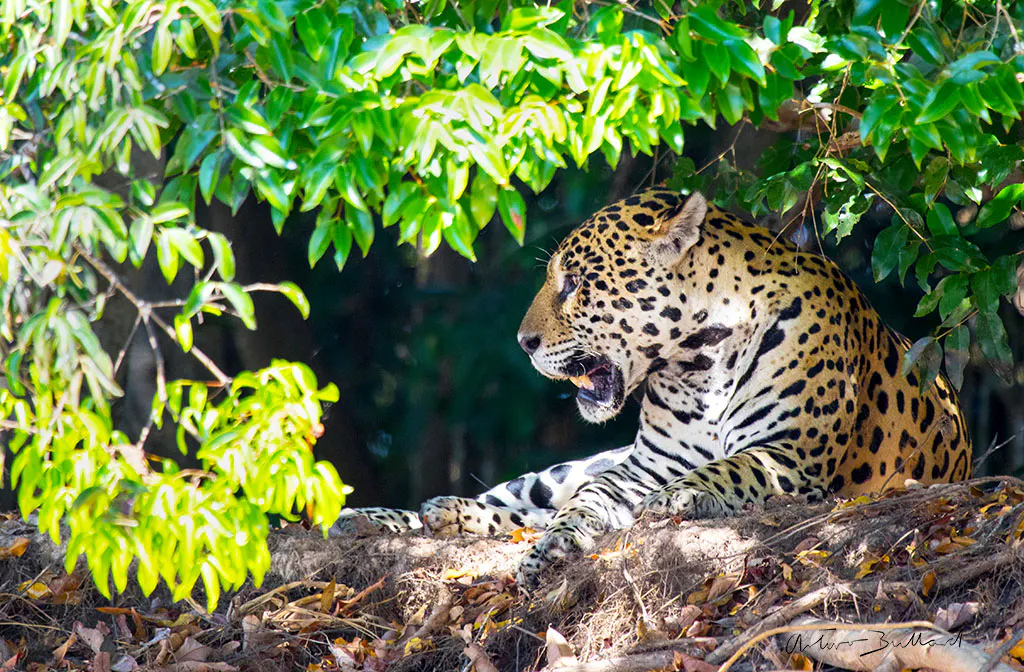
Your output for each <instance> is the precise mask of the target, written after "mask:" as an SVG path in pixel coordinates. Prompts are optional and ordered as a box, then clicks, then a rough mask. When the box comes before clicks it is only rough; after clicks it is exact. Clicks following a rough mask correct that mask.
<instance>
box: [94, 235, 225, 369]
mask: <svg viewBox="0 0 1024 672" xmlns="http://www.w3.org/2000/svg"><path fill="white" fill-rule="evenodd" d="M75 249H76V250H77V252H78V254H79V255H81V256H82V258H83V259H85V260H86V261H88V262H89V264H90V265H91V266H92V267H93V268H95V269H96V272H97V273H99V274H100V275H102V276H103V277H104V278H105V279H106V280H107V282H109V283H110V284H111V285H112V286H114V287H116V288H117V291H119V292H121V295H122V296H124V297H125V298H126V299H128V301H130V302H131V303H132V305H133V306H135V309H136V310H138V311H139V314H140V315H142V316H143V321H147V320H152V322H153V324H155V325H156V326H157V327H159V328H160V330H161V331H163V332H164V333H165V334H167V337H168V338H170V339H171V340H172V341H173V342H175V343H178V344H179V345H180V343H179V341H178V335H177V334H175V333H174V329H172V328H171V326H170V325H169V324H167V322H166V321H164V320H163V318H161V317H160V316H159V315H157V314H156V313H154V312H153V305H152V304H151V303H149V302H148V301H145V300H143V299H141V298H139V297H138V296H137V295H136V294H135V292H133V291H132V290H131V289H129V288H128V287H126V286H125V284H124V283H123V282H122V281H121V278H120V276H118V275H117V273H115V272H114V270H113V269H111V268H110V267H109V266H107V265H106V264H105V263H103V262H102V261H100V260H99V259H97V258H95V257H93V256H92V255H91V254H89V252H88V251H87V250H85V249H83V248H82V247H80V246H78V245H76V246H75ZM189 354H191V355H192V356H193V357H195V358H196V359H197V360H199V362H200V363H201V364H202V365H203V366H205V367H206V370H207V371H209V372H210V373H211V374H212V375H213V377H214V378H216V379H217V383H218V384H220V385H221V386H224V387H226V386H227V385H229V384H230V383H231V377H230V376H228V375H227V374H226V373H224V371H222V370H221V368H220V367H219V366H217V364H216V363H215V362H214V361H213V360H212V359H210V357H209V356H208V355H207V354H206V353H205V352H203V351H202V350H200V349H199V348H197V347H195V346H193V347H192V348H191V349H190V350H189Z"/></svg>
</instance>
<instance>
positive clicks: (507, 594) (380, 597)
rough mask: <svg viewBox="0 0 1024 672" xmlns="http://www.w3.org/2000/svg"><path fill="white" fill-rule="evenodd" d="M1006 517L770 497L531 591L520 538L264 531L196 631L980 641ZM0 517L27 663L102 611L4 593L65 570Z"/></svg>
mask: <svg viewBox="0 0 1024 672" xmlns="http://www.w3.org/2000/svg"><path fill="white" fill-rule="evenodd" d="M1022 519H1024V485H1022V484H1021V483H1020V482H1018V481H1016V480H1013V479H987V480H984V481H976V482H973V483H968V484H956V485H949V486H941V487H936V488H928V489H920V490H915V491H910V492H905V493H903V494H902V495H899V496H895V495H893V496H887V497H886V498H883V499H879V500H875V501H868V502H861V503H859V504H857V505H855V506H848V507H844V506H842V505H840V506H837V505H836V503H835V502H829V503H825V504H817V505H808V504H803V503H799V502H795V501H782V500H780V501H776V502H773V503H771V504H770V505H769V506H767V507H764V508H761V509H757V510H752V511H749V512H747V513H745V514H744V515H742V516H738V517H735V518H729V519H722V520H710V521H678V520H668V521H656V522H651V521H641V522H640V523H638V524H637V525H636V526H635V527H634V528H632V529H630V530H626V531H622V532H618V533H615V534H610V535H608V536H607V537H606V538H605V539H603V540H602V544H601V548H602V549H603V550H602V551H601V552H599V553H597V554H595V557H587V558H583V559H581V560H579V561H577V562H574V563H571V564H570V565H568V566H566V567H563V568H561V569H560V570H559V571H556V572H553V573H552V575H551V579H550V581H549V583H548V584H547V585H545V586H544V587H543V588H542V589H541V590H538V591H536V592H535V593H534V594H531V595H525V594H523V593H522V592H521V591H519V590H518V589H517V587H516V586H515V585H514V582H512V579H511V577H512V576H514V573H515V568H516V565H517V563H518V561H519V558H520V557H521V556H522V555H523V553H525V551H526V550H527V548H528V545H527V544H524V543H512V542H511V541H508V540H503V539H481V538H463V539H454V540H438V539H431V538H427V537H423V536H417V535H403V536H392V535H381V536H372V537H366V538H355V537H340V538H330V539H326V540H325V539H323V538H322V537H321V536H320V535H319V534H316V533H310V532H305V531H303V530H301V529H299V530H296V529H294V528H293V529H289V530H285V531H282V532H278V533H275V534H274V535H272V538H271V552H272V558H273V570H272V573H271V575H269V576H268V578H267V581H266V582H265V584H264V585H263V586H261V587H260V588H255V587H253V586H246V587H245V588H244V589H243V590H242V591H239V592H238V593H237V594H235V595H234V596H232V597H231V599H230V605H228V600H225V601H224V603H223V606H222V608H221V609H220V610H219V611H220V613H218V614H213V615H200V616H199V618H198V620H197V622H198V624H199V628H198V630H197V631H196V633H195V634H194V637H197V638H202V641H203V643H204V644H207V645H210V646H214V647H221V649H218V650H222V651H224V652H225V653H224V654H223V655H222V657H221V660H224V661H225V663H226V664H230V665H232V666H236V667H239V668H241V669H295V667H294V666H299V667H302V668H304V667H305V666H306V665H308V664H310V663H314V664H317V663H324V662H325V661H326V662H327V663H330V662H331V661H332V660H336V656H335V657H332V656H331V655H330V654H331V653H332V651H331V646H338V644H337V643H338V642H341V643H342V644H346V645H348V646H350V647H353V649H354V648H358V647H362V648H360V649H359V650H360V651H361V652H362V653H360V654H359V655H361V656H362V660H359V662H358V664H355V668H354V669H360V665H361V666H362V668H363V669H370V670H374V669H384V667H382V666H381V665H383V664H384V663H385V662H386V666H387V669H389V670H461V669H468V666H469V659H468V658H466V657H465V655H464V650H465V648H466V646H467V642H474V643H476V644H478V645H479V646H480V647H481V648H482V650H483V651H484V652H486V655H487V656H488V657H489V658H490V661H491V662H493V664H494V665H495V666H496V667H497V669H499V670H516V671H520V670H535V669H540V668H541V667H543V665H544V662H545V647H544V642H543V634H544V632H545V631H546V630H547V628H548V627H549V626H550V627H553V628H555V629H557V630H558V631H559V632H560V633H562V634H563V635H564V636H565V637H566V638H567V640H568V641H569V643H570V645H571V646H572V649H573V651H574V653H575V655H576V657H577V658H578V659H579V660H580V661H588V660H589V661H592V660H600V659H606V658H610V657H613V656H622V655H630V654H635V653H637V652H643V651H648V652H649V651H659V650H667V649H674V650H679V651H682V652H685V653H687V654H689V655H691V656H694V657H696V658H700V659H706V660H708V661H709V662H712V663H714V664H720V663H721V662H723V661H724V659H725V658H727V657H728V655H729V654H730V653H731V652H733V651H735V650H737V649H738V648H739V647H740V646H741V645H742V644H743V642H744V641H746V640H744V637H746V638H747V639H749V638H750V637H752V636H753V634H756V633H757V632H762V631H764V630H767V629H769V627H777V626H778V625H784V624H785V623H788V622H789V621H790V620H792V619H793V618H795V617H796V616H799V615H801V614H803V613H807V612H810V613H813V614H814V615H816V616H817V617H819V618H824V619H827V620H830V621H847V622H858V623H866V622H876V623H877V622H884V621H892V622H898V621H920V620H924V621H934V620H935V619H936V618H937V617H939V616H941V614H940V613H939V610H940V609H945V608H947V607H949V605H951V604H953V603H965V602H973V603H977V604H978V605H979V610H978V613H977V615H976V616H975V617H973V618H971V619H969V620H968V622H966V623H963V624H960V625H958V627H959V628H960V630H961V631H963V632H964V633H965V640H968V641H973V642H976V643H977V642H981V643H982V644H986V643H991V642H995V641H997V640H1000V639H1002V638H1004V637H1005V636H1007V635H1008V634H1009V630H1010V629H1012V628H1013V627H1014V626H1016V625H1017V624H1018V622H1020V621H1024V592H1022V588H1021V586H1022V585H1024V584H1022V581H1024V562H1022V561H1021V559H1020V558H1019V557H1018V555H1017V549H1018V546H1019V542H1018V541H1016V539H1017V537H1018V536H1019V534H1018V532H1017V530H1018V527H1019V526H1020V525H1021V520H1022ZM5 525H6V527H4V528H0V547H2V546H4V544H5V543H8V540H9V539H11V538H13V537H14V536H16V535H27V536H31V540H32V541H31V544H30V547H29V551H28V552H27V553H26V554H25V555H24V556H22V557H19V558H13V559H9V560H4V561H0V637H3V638H6V639H7V640H8V641H11V642H12V643H14V644H15V645H16V644H17V643H18V642H19V641H20V640H21V638H22V637H24V638H25V640H26V641H27V642H29V643H30V644H29V645H27V646H26V651H27V652H28V653H27V654H26V658H25V660H33V659H34V660H38V661H46V660H48V658H49V657H50V656H51V651H52V650H53V649H55V648H57V647H58V646H60V644H61V643H63V642H64V641H65V640H66V639H67V635H68V634H69V633H70V632H71V631H72V629H73V627H74V622H75V621H81V622H82V623H84V624H86V625H88V626H93V625H95V624H96V623H97V621H102V620H104V619H106V620H108V621H109V620H111V619H110V617H109V616H108V615H104V614H102V613H99V612H97V611H96V607H98V606H103V605H105V604H107V603H106V602H105V601H104V600H103V599H102V598H100V597H98V595H97V594H96V593H95V591H94V590H91V589H89V588H88V586H87V585H86V586H85V587H83V588H82V589H79V591H78V592H79V593H80V595H79V597H80V599H81V601H80V602H79V603H78V604H74V605H54V604H49V603H47V602H46V601H45V600H44V601H38V600H34V599H32V598H29V597H26V596H25V595H19V594H18V593H19V589H18V586H19V585H22V584H23V583H24V582H26V581H29V580H30V579H35V578H37V576H39V575H42V574H43V573H44V570H46V569H47V568H49V569H50V570H57V569H58V568H59V567H60V566H61V565H62V561H61V558H60V552H59V549H57V548H56V547H53V546H52V544H50V543H49V542H48V541H45V540H44V539H43V538H42V537H40V535H32V534H31V532H30V531H29V530H28V529H27V528H26V527H25V526H24V525H23V524H21V523H18V522H16V521H8V522H7V523H6V524H5ZM289 584H290V585H289ZM275 589H276V590H275ZM325 593H326V594H327V595H326V597H325ZM196 597H197V599H198V600H201V596H200V595H198V594H197V596H196ZM161 600H166V596H162V597H161V596H160V595H158V596H157V597H156V601H155V602H154V600H153V599H152V598H144V597H142V596H141V595H138V594H137V593H133V592H130V593H129V594H126V595H121V596H118V597H116V598H115V600H114V603H115V604H116V605H118V606H124V607H134V608H136V610H137V611H139V612H140V613H149V612H152V611H154V610H157V609H161V608H163V609H164V611H163V612H162V613H167V614H170V615H172V616H173V615H174V614H176V613H177V611H178V610H181V611H184V612H188V611H190V610H192V609H191V608H190V607H189V606H188V605H179V606H178V607H173V606H171V605H168V604H167V603H166V601H164V602H163V603H161ZM325 606H326V607H327V609H324V608H323V607H325ZM780 621H781V622H780ZM234 641H237V642H242V643H243V645H241V646H238V647H236V648H232V646H230V643H231V642H234ZM773 646H774V647H775V649H773V648H772V647H773ZM137 649H138V646H137V643H135V649H132V648H131V647H129V646H126V647H125V650H126V651H132V650H135V651H137ZM72 650H73V649H72ZM334 653H335V654H337V651H335V652H334ZM83 655H85V656H86V658H87V657H88V656H87V654H83ZM325 656H327V657H326V658H325ZM750 656H754V657H755V658H754V659H756V657H757V656H768V660H769V662H772V657H773V656H774V657H775V658H779V653H778V650H777V646H776V645H774V644H767V645H766V644H758V646H757V647H754V649H753V651H752V652H751V653H750V654H748V655H747V657H746V658H745V659H742V660H741V661H740V662H739V663H737V666H735V667H734V668H733V670H736V669H740V670H742V669H745V668H747V669H749V665H750V661H751V657H750ZM143 657H144V656H143ZM358 657H359V656H357V659H358ZM374 659H377V662H374ZM140 660H142V658H140ZM779 660H781V662H782V663H783V664H784V663H785V660H784V656H783V658H781V659H779ZM0 662H2V661H0ZM775 662H778V661H775ZM773 664H774V662H773ZM322 669H332V668H331V667H330V666H329V665H328V666H327V667H323V668H322Z"/></svg>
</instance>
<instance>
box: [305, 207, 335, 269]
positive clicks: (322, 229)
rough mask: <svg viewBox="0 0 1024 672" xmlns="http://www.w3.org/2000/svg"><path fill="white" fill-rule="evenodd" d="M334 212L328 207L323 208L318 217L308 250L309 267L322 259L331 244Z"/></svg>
mask: <svg viewBox="0 0 1024 672" xmlns="http://www.w3.org/2000/svg"><path fill="white" fill-rule="evenodd" d="M331 220H332V214H331V211H330V210H329V209H327V208H322V209H321V210H320V212H319V213H318V214H317V217H316V228H315V229H313V233H312V235H310V237H309V246H308V251H307V258H308V260H309V267H310V268H313V267H314V266H316V262H318V261H320V258H321V257H323V256H324V253H325V252H327V248H328V247H330V245H331V238H332V236H333V234H332V231H331V229H332V228H333V226H332V221H331Z"/></svg>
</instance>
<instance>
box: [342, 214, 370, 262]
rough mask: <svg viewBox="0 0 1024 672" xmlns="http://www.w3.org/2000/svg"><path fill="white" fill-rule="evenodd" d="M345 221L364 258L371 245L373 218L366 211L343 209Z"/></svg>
mask: <svg viewBox="0 0 1024 672" xmlns="http://www.w3.org/2000/svg"><path fill="white" fill-rule="evenodd" d="M345 221H346V222H347V223H348V227H349V229H351V230H352V236H353V238H355V241H356V244H357V245H358V246H359V249H360V250H361V251H362V253H363V256H364V257H365V256H366V255H367V253H368V252H369V251H370V245H372V244H373V234H374V226H373V216H372V215H370V213H369V212H367V211H366V210H359V209H358V208H352V207H349V208H345Z"/></svg>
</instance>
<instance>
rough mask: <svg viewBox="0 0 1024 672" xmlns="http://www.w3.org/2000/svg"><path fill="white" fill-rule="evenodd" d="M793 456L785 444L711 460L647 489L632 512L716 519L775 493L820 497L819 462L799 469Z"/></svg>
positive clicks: (823, 479)
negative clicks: (660, 485) (654, 488)
mask: <svg viewBox="0 0 1024 672" xmlns="http://www.w3.org/2000/svg"><path fill="white" fill-rule="evenodd" d="M796 457H797V452H796V448H795V447H794V446H790V445H788V444H784V445H772V446H761V447H757V448H750V449H747V450H745V451H743V452H741V453H737V454H735V455H730V456H729V457H726V458H723V459H720V460H715V461H713V462H709V463H707V464H705V465H703V466H701V467H698V468H696V469H694V470H693V471H691V472H689V473H688V474H686V475H685V476H681V477H680V478H677V479H675V480H673V481H671V482H670V483H668V484H667V485H664V486H662V487H660V488H658V489H657V490H654V491H653V492H651V493H649V494H648V495H647V496H646V497H644V499H643V501H642V502H641V503H640V505H639V506H637V508H636V514H637V515H638V516H639V515H641V514H644V513H651V514H654V515H656V516H660V517H665V516H684V517H686V518H717V517H721V516H729V515H733V514H736V513H738V512H739V511H741V510H742V509H743V507H744V506H745V505H746V504H763V503H764V502H765V501H767V500H768V498H770V497H772V496H773V495H807V496H808V497H810V498H812V499H816V498H821V497H823V496H824V495H825V493H826V490H827V485H826V483H827V479H826V474H825V473H824V468H823V466H822V465H821V464H817V463H809V464H808V463H806V462H805V463H804V464H803V466H802V468H801V466H799V462H798V461H797V460H796Z"/></svg>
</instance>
